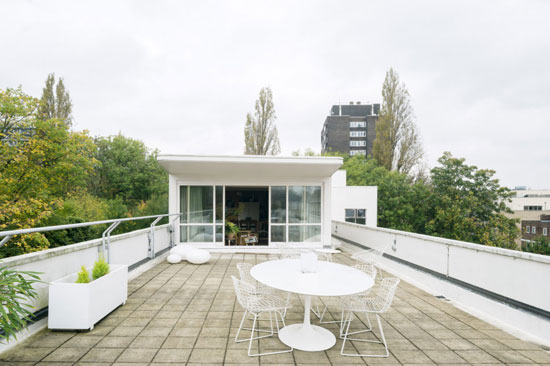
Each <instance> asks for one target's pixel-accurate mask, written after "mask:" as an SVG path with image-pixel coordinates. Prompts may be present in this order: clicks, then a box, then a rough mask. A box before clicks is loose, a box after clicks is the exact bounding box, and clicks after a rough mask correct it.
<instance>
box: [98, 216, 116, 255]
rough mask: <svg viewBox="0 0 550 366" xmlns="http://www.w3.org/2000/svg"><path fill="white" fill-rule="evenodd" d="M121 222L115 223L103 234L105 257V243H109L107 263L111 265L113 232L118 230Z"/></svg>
mask: <svg viewBox="0 0 550 366" xmlns="http://www.w3.org/2000/svg"><path fill="white" fill-rule="evenodd" d="M118 224H120V221H115V222H113V223H112V224H111V225H110V226H109V227H108V228H107V230H105V231H104V232H103V234H101V242H102V245H103V256H105V243H107V263H111V232H112V231H113V230H114V229H116V227H117V226H118Z"/></svg>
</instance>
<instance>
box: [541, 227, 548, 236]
mask: <svg viewBox="0 0 550 366" xmlns="http://www.w3.org/2000/svg"><path fill="white" fill-rule="evenodd" d="M542 235H544V236H548V228H545V227H543V228H542Z"/></svg>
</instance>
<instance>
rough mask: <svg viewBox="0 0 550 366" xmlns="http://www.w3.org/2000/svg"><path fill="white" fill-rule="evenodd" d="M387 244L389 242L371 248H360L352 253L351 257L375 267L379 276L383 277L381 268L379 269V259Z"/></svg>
mask: <svg viewBox="0 0 550 366" xmlns="http://www.w3.org/2000/svg"><path fill="white" fill-rule="evenodd" d="M389 246H390V244H385V245H382V246H379V247H376V248H372V249H366V250H360V251H357V252H355V253H353V254H352V256H351V258H352V259H355V260H356V261H360V262H363V263H366V264H370V265H373V266H375V267H377V268H378V273H379V274H380V277H383V276H382V270H381V269H380V260H381V259H382V256H383V255H384V253H385V252H386V249H388V247H389Z"/></svg>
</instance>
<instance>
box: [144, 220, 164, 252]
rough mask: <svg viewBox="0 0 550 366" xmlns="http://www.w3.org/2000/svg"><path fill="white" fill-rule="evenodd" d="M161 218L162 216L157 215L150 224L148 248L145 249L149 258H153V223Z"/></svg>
mask: <svg viewBox="0 0 550 366" xmlns="http://www.w3.org/2000/svg"><path fill="white" fill-rule="evenodd" d="M161 219H162V217H157V218H156V219H155V221H153V223H152V224H151V229H150V231H149V250H148V251H147V256H148V257H149V258H155V225H156V224H157V222H159V221H160V220H161Z"/></svg>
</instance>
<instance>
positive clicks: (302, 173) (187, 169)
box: [157, 154, 343, 178]
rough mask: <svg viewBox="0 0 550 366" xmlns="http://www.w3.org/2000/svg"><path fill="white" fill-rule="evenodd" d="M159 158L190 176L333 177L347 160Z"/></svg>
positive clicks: (167, 166) (170, 170)
mask: <svg viewBox="0 0 550 366" xmlns="http://www.w3.org/2000/svg"><path fill="white" fill-rule="evenodd" d="M157 160H158V161H159V163H160V165H162V166H163V167H164V168H165V169H166V170H167V171H168V173H170V174H174V175H182V174H183V175H186V176H224V175H227V176H235V175H236V174H246V173H248V174H250V173H254V174H259V175H262V176H263V177H270V176H273V177H286V176H288V177H303V178H306V177H330V176H332V174H334V172H336V171H337V170H338V169H339V168H340V167H341V166H342V164H343V159H342V158H341V157H332V156H330V157H327V156H284V157H283V156H263V155H262V156H259V155H240V156H216V155H169V154H166V155H165V154H161V155H158V156H157Z"/></svg>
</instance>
